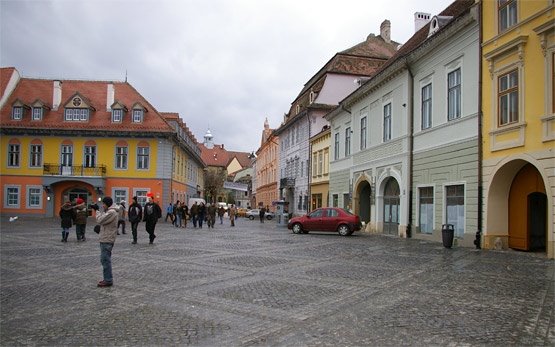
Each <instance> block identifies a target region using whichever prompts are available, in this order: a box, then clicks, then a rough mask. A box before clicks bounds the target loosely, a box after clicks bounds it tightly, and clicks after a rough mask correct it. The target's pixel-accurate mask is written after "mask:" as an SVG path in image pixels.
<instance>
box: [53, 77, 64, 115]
mask: <svg viewBox="0 0 555 347" xmlns="http://www.w3.org/2000/svg"><path fill="white" fill-rule="evenodd" d="M61 102H62V81H59V80H55V81H54V92H53V93H52V110H54V111H58V107H60V103H61Z"/></svg>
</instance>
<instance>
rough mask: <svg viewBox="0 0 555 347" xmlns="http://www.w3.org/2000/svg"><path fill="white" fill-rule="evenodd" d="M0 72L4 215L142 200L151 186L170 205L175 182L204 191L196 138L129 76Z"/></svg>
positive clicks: (157, 197)
mask: <svg viewBox="0 0 555 347" xmlns="http://www.w3.org/2000/svg"><path fill="white" fill-rule="evenodd" d="M0 77H1V78H0V80H1V82H0V92H1V97H0V126H1V133H2V138H1V140H0V153H2V157H3V158H4V160H2V161H1V164H0V179H1V180H0V181H1V182H0V197H1V199H2V200H1V201H2V203H1V204H0V214H3V215H5V214H9V215H33V216H40V217H53V216H57V215H58V211H59V210H60V206H61V204H62V203H63V202H64V201H67V200H69V201H75V200H76V199H77V198H82V199H84V200H85V201H86V202H87V203H89V204H90V203H93V202H97V201H99V200H100V199H101V198H102V197H103V196H112V198H113V199H114V201H115V202H120V201H122V200H125V201H126V202H127V203H128V204H129V201H130V200H131V199H132V197H134V196H136V197H137V198H138V201H139V203H142V202H145V201H146V194H147V193H148V192H152V193H153V194H154V198H155V200H157V201H158V202H159V203H160V204H166V203H169V202H170V201H171V200H173V198H174V195H173V194H174V192H175V187H176V186H180V187H179V192H182V194H187V192H188V191H191V192H189V193H190V194H192V191H193V190H194V191H195V192H196V191H197V190H200V189H198V188H197V185H200V184H202V174H203V168H204V164H203V162H202V160H201V158H200V152H199V151H198V149H197V150H196V151H195V150H194V147H195V146H196V145H195V144H194V143H192V144H187V141H186V140H185V138H184V137H183V136H182V135H183V134H182V132H181V131H180V128H179V127H175V128H174V127H172V126H171V125H170V123H169V122H168V121H166V120H165V119H164V116H162V114H161V113H159V112H158V111H157V110H156V109H155V108H154V107H153V106H152V105H151V104H150V103H149V102H148V101H147V100H146V99H144V98H143V97H142V96H141V95H140V94H139V93H138V92H137V91H136V90H135V89H134V88H133V87H132V86H131V85H130V84H129V83H127V82H113V81H81V80H48V79H34V78H24V77H21V76H20V75H19V73H18V71H17V70H16V69H15V68H2V69H0ZM176 157H179V158H181V160H182V161H183V163H185V164H184V165H175V164H176V163H175V162H174V163H172V158H173V159H175V158H176ZM127 206H128V205H127Z"/></svg>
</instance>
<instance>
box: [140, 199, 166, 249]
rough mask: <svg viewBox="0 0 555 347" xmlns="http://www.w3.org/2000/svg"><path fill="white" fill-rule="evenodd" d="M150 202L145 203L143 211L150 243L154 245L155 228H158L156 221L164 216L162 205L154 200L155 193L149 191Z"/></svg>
mask: <svg viewBox="0 0 555 347" xmlns="http://www.w3.org/2000/svg"><path fill="white" fill-rule="evenodd" d="M146 196H147V198H148V202H147V203H146V204H145V207H144V211H143V222H146V224H145V229H146V232H147V233H148V239H149V241H150V242H149V243H150V244H151V245H152V244H153V243H154V239H155V238H156V235H154V229H155V228H156V222H158V219H160V218H162V209H161V208H160V206H159V205H158V204H157V203H155V202H154V194H152V193H147V194H146Z"/></svg>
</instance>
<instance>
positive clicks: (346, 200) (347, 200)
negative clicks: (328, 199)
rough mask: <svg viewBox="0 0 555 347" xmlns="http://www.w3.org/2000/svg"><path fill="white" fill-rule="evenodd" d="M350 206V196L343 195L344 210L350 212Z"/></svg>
mask: <svg viewBox="0 0 555 347" xmlns="http://www.w3.org/2000/svg"><path fill="white" fill-rule="evenodd" d="M350 204H351V199H350V198H349V194H343V208H344V209H346V210H348V209H349V205H350Z"/></svg>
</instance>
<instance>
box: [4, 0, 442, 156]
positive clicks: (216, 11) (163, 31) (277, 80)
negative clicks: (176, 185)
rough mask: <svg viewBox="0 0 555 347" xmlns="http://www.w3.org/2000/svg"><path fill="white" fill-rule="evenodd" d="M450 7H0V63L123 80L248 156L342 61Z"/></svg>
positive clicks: (384, 3) (67, 0)
mask: <svg viewBox="0 0 555 347" xmlns="http://www.w3.org/2000/svg"><path fill="white" fill-rule="evenodd" d="M451 2H452V1H451V0H426V1H418V0H335V1H330V0H227V1H226V0H195V1H193V0H183V1H179V0H96V1H95V0H87V1H84V0H83V1H80V0H50V1H47V0H34V1H30V0H17V1H12V0H0V33H1V34H0V35H1V37H0V64H1V66H2V67H8V66H13V67H15V68H17V70H18V71H19V73H20V74H21V75H23V76H24V77H37V78H52V79H54V78H60V79H85V80H119V81H123V80H125V76H126V74H127V80H128V81H129V82H130V83H131V85H133V86H134V87H135V88H136V89H137V90H138V91H139V92H140V93H141V94H142V95H143V96H144V97H145V98H146V99H147V100H148V101H149V102H150V103H151V104H152V105H153V106H154V107H155V108H156V109H157V110H158V111H160V112H178V113H179V114H180V116H181V118H183V120H184V121H185V123H186V124H187V125H188V126H189V128H190V129H191V131H192V132H193V134H194V135H195V137H196V138H197V140H198V141H199V142H202V140H203V137H204V134H205V132H206V130H207V129H208V128H209V129H210V131H211V132H212V134H213V136H214V142H215V143H217V144H224V145H225V147H226V148H227V149H229V150H235V151H244V152H251V151H256V150H257V149H258V147H259V146H260V138H261V132H262V129H263V125H264V119H265V118H266V117H267V118H268V120H269V123H270V127H271V128H277V127H279V125H280V124H281V122H282V120H283V114H284V113H286V112H288V111H289V107H290V105H291V102H293V100H294V99H295V98H296V97H297V95H298V94H299V92H300V91H301V89H302V88H303V85H304V84H305V83H306V82H307V81H308V80H309V79H310V77H312V76H313V75H314V74H315V73H316V72H318V70H319V69H320V68H321V67H322V66H323V65H324V64H325V63H326V62H327V61H328V60H329V59H331V58H332V57H333V56H334V54H335V53H337V52H339V51H342V50H344V49H347V48H350V47H352V46H354V45H356V44H358V43H359V42H362V41H364V40H365V39H366V37H367V36H368V34H370V33H374V34H376V35H379V33H380V24H381V23H382V21H383V20H384V19H389V20H390V21H391V38H392V39H393V40H395V41H397V42H399V43H404V42H406V40H407V39H409V38H410V37H411V36H412V35H413V34H414V13H415V12H427V13H431V14H432V15H436V14H438V13H439V12H440V11H442V10H443V9H444V8H446V7H447V6H448V5H449V4H450V3H451Z"/></svg>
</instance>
